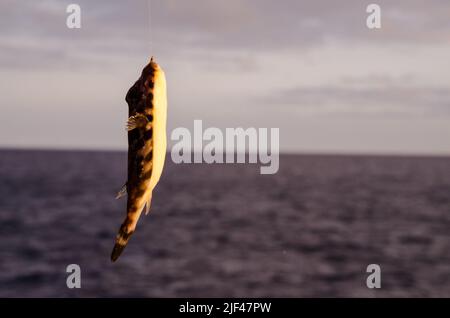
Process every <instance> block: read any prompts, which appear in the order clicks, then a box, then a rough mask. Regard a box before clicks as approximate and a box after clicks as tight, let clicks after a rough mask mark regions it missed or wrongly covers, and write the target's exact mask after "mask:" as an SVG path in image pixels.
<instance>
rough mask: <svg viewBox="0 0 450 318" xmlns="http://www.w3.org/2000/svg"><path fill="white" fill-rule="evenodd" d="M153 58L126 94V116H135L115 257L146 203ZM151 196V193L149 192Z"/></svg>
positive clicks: (148, 181)
mask: <svg viewBox="0 0 450 318" xmlns="http://www.w3.org/2000/svg"><path fill="white" fill-rule="evenodd" d="M157 68H158V65H157V64H156V63H154V62H153V59H152V60H151V61H150V63H149V64H148V65H147V66H146V67H145V68H144V69H143V71H142V74H141V76H140V78H139V79H138V80H137V81H136V83H135V84H134V85H133V86H132V87H131V88H130V89H129V91H128V93H127V95H126V98H125V100H126V102H127V103H128V109H129V111H128V116H129V118H131V117H133V116H135V118H137V120H136V121H135V122H136V125H137V127H136V128H135V129H132V130H130V131H128V180H127V184H126V187H127V193H128V198H127V216H126V218H125V221H124V222H123V224H122V225H121V227H120V229H119V233H118V234H117V237H116V243H115V246H114V249H113V251H112V254H111V260H112V261H115V260H117V258H118V257H119V256H120V254H121V253H122V251H123V249H124V248H125V246H126V245H127V243H128V241H129V239H130V237H131V235H132V234H133V232H134V230H135V228H136V224H137V221H138V219H139V217H140V214H141V212H142V210H143V209H144V206H145V204H149V202H147V200H150V199H151V197H150V199H147V198H146V197H145V195H146V194H147V189H148V188H149V183H150V178H151V176H152V166H153V126H152V124H153V119H154V116H153V107H154V103H153V98H154V92H153V89H154V82H155V70H156V69H157ZM150 196H151V194H150Z"/></svg>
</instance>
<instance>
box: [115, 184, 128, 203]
mask: <svg viewBox="0 0 450 318" xmlns="http://www.w3.org/2000/svg"><path fill="white" fill-rule="evenodd" d="M125 195H127V184H126V183H125V184H124V185H123V187H122V188H121V189H120V190H119V192H117V195H116V199H120V198H121V197H123V196H125Z"/></svg>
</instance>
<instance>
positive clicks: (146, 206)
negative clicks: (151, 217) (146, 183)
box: [145, 194, 152, 215]
mask: <svg viewBox="0 0 450 318" xmlns="http://www.w3.org/2000/svg"><path fill="white" fill-rule="evenodd" d="M151 205H152V195H151V194H150V196H149V197H148V200H147V202H146V203H145V215H147V214H148V212H150V206H151Z"/></svg>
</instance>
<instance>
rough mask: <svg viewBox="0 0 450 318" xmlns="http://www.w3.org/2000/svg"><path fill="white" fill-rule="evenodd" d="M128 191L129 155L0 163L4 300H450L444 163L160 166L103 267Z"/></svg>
mask: <svg viewBox="0 0 450 318" xmlns="http://www.w3.org/2000/svg"><path fill="white" fill-rule="evenodd" d="M125 179H126V153H121V152H63V151H60V152H58V151H23V150H22V151H15V150H3V151H0V234H1V240H0V296H2V297H49V296H52V297H97V296H106V297H116V296H124V297H132V296H138V297H154V296H156V297H166V296H167V297H169V296H180V297H209V296H211V297H215V296H224V297H231V296H232V297H266V296H277V297H283V296H287V297H311V296H319V297H338V296H344V297H356V296H360V297H393V296H399V297H406V296H412V297H416V296H425V297H429V296H437V297H450V158H407V157H364V156H302V155H282V156H281V158H280V170H279V172H278V174H276V175H260V174H259V167H258V166H257V165H248V164H233V165H230V164H225V165H219V164H217V165H207V164H181V165H176V164H173V163H172V162H171V160H170V157H169V158H168V160H167V162H166V169H165V170H164V173H163V176H162V178H161V181H160V183H159V185H158V186H157V188H156V190H155V192H154V194H153V203H152V211H151V212H150V214H149V215H148V216H143V217H142V218H141V220H140V222H139V224H138V228H137V231H136V233H135V234H134V235H133V237H132V238H131V240H130V243H129V245H128V246H127V248H126V249H125V251H124V253H123V254H122V256H121V257H120V258H119V260H118V261H117V262H116V263H111V261H110V258H109V257H110V253H111V250H112V247H113V245H114V238H115V235H116V233H117V230H118V228H119V226H120V224H121V222H122V221H123V218H124V216H125V204H126V200H125V199H121V200H115V199H114V197H115V194H116V192H117V191H118V190H119V189H120V188H121V186H122V185H123V183H124V182H125ZM372 263H375V264H379V265H380V266H381V288H380V289H377V290H374V289H368V288H367V287H366V277H367V275H368V274H367V273H366V267H367V265H368V264H372ZM68 264H79V265H80V267H81V289H68V288H67V286H66V278H67V275H68V274H67V273H66V266H67V265H68Z"/></svg>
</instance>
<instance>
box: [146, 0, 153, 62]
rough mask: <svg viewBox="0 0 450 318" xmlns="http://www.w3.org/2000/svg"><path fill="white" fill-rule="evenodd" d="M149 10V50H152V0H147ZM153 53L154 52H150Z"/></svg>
mask: <svg viewBox="0 0 450 318" xmlns="http://www.w3.org/2000/svg"><path fill="white" fill-rule="evenodd" d="M147 12H148V50H149V52H150V53H151V52H152V11H151V0H147ZM150 55H152V54H150Z"/></svg>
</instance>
